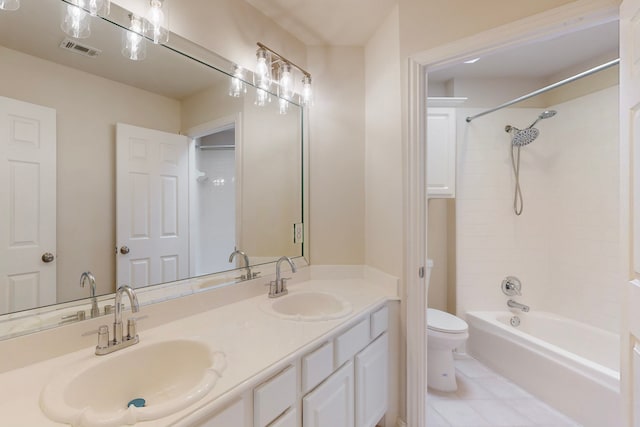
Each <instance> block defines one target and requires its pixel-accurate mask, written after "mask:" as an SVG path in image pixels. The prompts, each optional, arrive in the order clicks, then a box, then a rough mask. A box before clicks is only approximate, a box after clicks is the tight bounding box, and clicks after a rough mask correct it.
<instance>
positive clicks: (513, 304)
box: [507, 299, 529, 313]
mask: <svg viewBox="0 0 640 427" xmlns="http://www.w3.org/2000/svg"><path fill="white" fill-rule="evenodd" d="M507 305H508V306H509V307H511V308H517V309H518V310H522V311H524V312H525V313H526V312H528V311H529V306H528V305H524V304H520V303H519V302H516V301H514V300H512V299H510V300H509V301H507Z"/></svg>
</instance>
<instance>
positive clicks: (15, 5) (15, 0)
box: [0, 0, 20, 10]
mask: <svg viewBox="0 0 640 427" xmlns="http://www.w3.org/2000/svg"><path fill="white" fill-rule="evenodd" d="M18 9H20V0H0V10H18Z"/></svg>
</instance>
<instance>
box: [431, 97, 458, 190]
mask: <svg viewBox="0 0 640 427" xmlns="http://www.w3.org/2000/svg"><path fill="white" fill-rule="evenodd" d="M455 111H456V110H455V108H428V109H427V196H428V197H455V186H456V113H455Z"/></svg>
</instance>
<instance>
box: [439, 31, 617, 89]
mask: <svg viewBox="0 0 640 427" xmlns="http://www.w3.org/2000/svg"><path fill="white" fill-rule="evenodd" d="M618 56H619V54H618V21H612V22H609V23H605V24H602V25H598V26H594V27H591V28H587V29H584V30H582V31H576V32H573V33H570V34H566V35H563V36H560V37H556V38H552V39H548V40H542V41H536V42H534V43H530V44H528V45H526V46H519V47H517V48H513V49H508V50H503V51H499V52H496V53H493V54H491V55H487V56H485V57H482V58H480V59H479V60H478V61H477V62H475V63H473V64H465V63H460V64H456V65H452V66H448V67H446V68H443V69H440V70H436V71H430V72H429V81H430V82H446V81H448V80H450V79H454V78H455V79H482V78H505V77H511V78H531V79H534V78H535V79H541V80H550V79H551V80H553V79H561V78H565V77H568V76H569V75H573V74H576V73H578V72H581V71H585V70H588V69H590V68H593V67H595V66H597V65H600V64H602V63H604V62H608V61H610V60H612V59H615V58H618ZM560 76H561V77H560ZM554 82H555V80H554V81H549V83H554Z"/></svg>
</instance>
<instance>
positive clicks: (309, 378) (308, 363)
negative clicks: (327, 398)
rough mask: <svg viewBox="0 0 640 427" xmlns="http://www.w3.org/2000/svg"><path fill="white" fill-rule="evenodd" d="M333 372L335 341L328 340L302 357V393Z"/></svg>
mask: <svg viewBox="0 0 640 427" xmlns="http://www.w3.org/2000/svg"><path fill="white" fill-rule="evenodd" d="M332 372H333V343H331V342H328V343H326V344H325V345H323V346H322V347H320V348H319V349H317V350H315V351H314V352H312V353H310V354H308V355H306V356H304V357H303V358H302V394H306V393H307V392H308V391H309V390H311V389H312V388H314V387H315V386H317V385H318V384H320V383H321V382H322V381H324V380H325V378H327V377H328V376H329V375H331V373H332Z"/></svg>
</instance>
